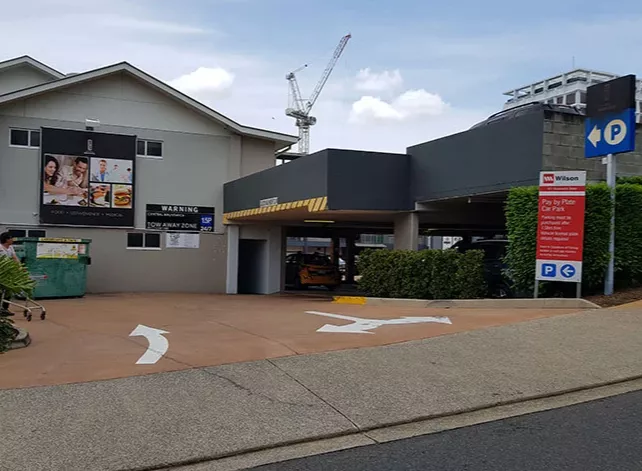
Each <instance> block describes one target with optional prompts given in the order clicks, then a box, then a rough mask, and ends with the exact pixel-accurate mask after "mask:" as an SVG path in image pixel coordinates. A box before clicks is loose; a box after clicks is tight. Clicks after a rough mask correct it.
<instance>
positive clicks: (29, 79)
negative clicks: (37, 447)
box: [0, 64, 53, 95]
mask: <svg viewBox="0 0 642 471" xmlns="http://www.w3.org/2000/svg"><path fill="white" fill-rule="evenodd" d="M52 80H53V79H52V78H51V76H50V75H47V74H45V73H44V72H41V71H39V70H38V69H35V68H34V67H31V66H29V65H24V64H23V65H17V66H15V67H9V68H7V69H4V70H1V71H0V95H4V94H6V93H11V92H15V91H16V90H22V89H23V88H28V87H33V86H35V85H40V84H42V83H46V82H50V81H52Z"/></svg>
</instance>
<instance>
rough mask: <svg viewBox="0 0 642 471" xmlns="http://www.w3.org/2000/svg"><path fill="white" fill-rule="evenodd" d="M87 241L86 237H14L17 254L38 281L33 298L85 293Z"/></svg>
mask: <svg viewBox="0 0 642 471" xmlns="http://www.w3.org/2000/svg"><path fill="white" fill-rule="evenodd" d="M90 244H91V240H89V239H56V238H50V237H39V238H36V237H25V238H20V239H17V240H16V244H15V249H16V255H17V256H18V257H19V258H20V260H21V261H22V263H23V264H24V265H25V266H26V267H27V270H28V271H29V274H30V275H31V277H32V278H33V279H34V280H36V282H37V285H36V289H35V291H34V299H43V298H73V297H81V296H84V295H85V291H86V287H87V265H89V263H90V260H91V259H90V258H89V245H90Z"/></svg>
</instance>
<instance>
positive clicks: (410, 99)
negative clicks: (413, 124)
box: [350, 89, 449, 123]
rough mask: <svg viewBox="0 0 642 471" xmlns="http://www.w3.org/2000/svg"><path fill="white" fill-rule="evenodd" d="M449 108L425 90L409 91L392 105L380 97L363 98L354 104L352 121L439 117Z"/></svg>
mask: <svg viewBox="0 0 642 471" xmlns="http://www.w3.org/2000/svg"><path fill="white" fill-rule="evenodd" d="M448 107H449V105H448V104H447V103H445V102H444V101H443V100H442V98H441V97H440V96H439V95H436V94H434V93H429V92H427V91H426V90H424V89H419V90H408V91H406V92H404V93H402V94H401V95H399V96H398V97H397V98H395V99H394V100H393V101H392V102H390V103H389V102H387V101H384V100H382V99H381V98H378V97H372V96H363V97H361V99H359V100H358V101H355V102H354V103H353V104H352V110H351V113H350V121H352V122H353V123H368V122H373V121H375V122H376V121H404V120H408V119H411V118H416V117H419V116H439V115H441V114H443V113H445V112H446V111H447V109H448Z"/></svg>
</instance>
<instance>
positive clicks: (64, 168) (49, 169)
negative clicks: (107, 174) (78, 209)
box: [42, 154, 89, 206]
mask: <svg viewBox="0 0 642 471" xmlns="http://www.w3.org/2000/svg"><path fill="white" fill-rule="evenodd" d="M88 186H89V160H88V159H87V157H79V156H72V155H60V154H45V156H44V164H43V169H42V192H43V204H46V205H61V206H87V205H88V199H87V198H88V196H87V189H88Z"/></svg>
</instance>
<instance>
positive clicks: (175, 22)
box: [0, 0, 494, 152]
mask: <svg viewBox="0 0 642 471" xmlns="http://www.w3.org/2000/svg"><path fill="white" fill-rule="evenodd" d="M216 1H217V2H221V1H223V0H216ZM229 1H232V0H229ZM234 1H240V0H234ZM4 3H7V5H6V8H5V10H6V9H7V8H8V10H7V11H4V10H3V13H4V14H3V15H2V17H1V18H0V29H2V31H3V33H4V35H5V36H6V37H10V38H12V40H11V41H0V60H3V59H8V58H11V57H16V56H19V55H22V54H29V55H31V56H33V57H34V58H36V59H38V60H41V61H42V62H44V63H46V64H48V65H50V66H51V67H53V68H55V69H57V70H60V71H61V72H82V71H86V70H89V69H93V68H96V67H101V66H105V65H107V64H113V63H116V62H120V61H128V62H130V63H132V64H133V65H135V66H136V67H139V68H141V69H142V70H144V71H146V72H148V73H150V74H152V75H154V76H156V77H158V78H159V79H161V80H164V81H166V82H167V83H169V84H171V85H173V86H175V87H177V88H179V89H181V90H182V91H184V92H185V93H188V94H189V95H190V96H193V97H194V98H196V99H198V100H201V101H202V102H204V103H206V104H208V105H209V106H212V107H213V108H214V109H215V110H216V111H218V112H220V113H222V114H225V115H227V116H229V117H230V118H231V119H233V120H235V121H237V122H239V123H241V124H244V125H247V126H254V127H259V128H265V129H271V130H275V131H280V132H286V133H289V134H297V132H298V131H297V128H296V127H295V125H294V120H292V119H291V118H289V117H287V116H285V112H284V111H285V108H286V106H287V82H286V80H285V78H284V72H285V71H287V70H290V68H291V64H289V62H291V60H292V59H291V57H290V56H289V54H286V53H284V52H283V50H281V49H273V50H268V49H267V48H268V46H269V44H266V45H265V48H262V50H261V54H260V55H259V54H258V53H257V54H252V53H247V52H245V51H241V50H239V49H235V48H233V47H230V46H228V45H226V42H224V41H222V40H221V39H222V36H221V35H223V34H226V33H228V34H229V35H230V36H233V35H234V34H236V33H235V32H234V31H232V30H230V31H221V30H222V29H223V27H224V26H225V20H226V19H225V18H223V17H221V19H220V23H218V24H212V23H213V22H212V20H211V19H210V20H209V21H208V22H206V21H205V20H203V21H201V20H200V19H199V18H197V19H196V20H194V18H195V17H194V16H192V17H190V16H189V15H187V16H186V15H180V14H173V13H175V12H172V11H171V9H170V8H169V7H168V6H167V5H168V4H169V2H166V3H165V2H164V3H165V7H164V8H154V7H152V6H150V5H151V3H152V2H142V1H138V0H111V1H110V2H98V3H96V2H94V3H89V4H88V3H87V2H85V1H83V0H56V1H55V2H53V1H52V0H22V1H21V2H18V3H16V2H4ZM4 7H5V5H4V4H3V8H4ZM188 18H191V19H188ZM51 25H56V28H55V34H51ZM79 25H95V26H96V27H94V28H92V30H91V34H87V32H86V29H83V28H79ZM227 44H229V43H227ZM248 44H249V42H248ZM239 47H241V46H239ZM346 57H349V56H346ZM366 63H367V62H366ZM342 64H345V63H344V62H341V64H339V66H338V67H337V68H336V70H335V71H334V73H333V75H332V77H331V78H330V81H329V82H328V84H327V86H326V88H325V89H324V91H323V93H322V94H321V97H320V99H319V101H318V102H317V104H316V105H315V108H314V110H313V115H314V116H316V117H317V118H318V120H319V121H318V124H317V125H316V126H314V127H313V128H312V132H311V143H312V150H313V151H316V150H319V149H323V148H327V147H345V148H352V149H358V148H361V149H367V150H380V151H391V152H404V149H405V148H406V146H408V145H411V144H415V143H417V142H421V141H425V140H429V139H432V138H435V137H440V136H442V135H444V134H448V133H452V132H455V131H459V130H462V129H465V128H466V127H468V126H470V125H472V124H473V123H475V122H478V121H480V120H481V119H483V117H484V115H485V114H486V112H484V113H477V112H474V111H470V110H460V109H457V108H453V109H450V108H449V109H447V111H446V110H445V111H444V112H443V113H442V114H440V115H439V118H438V119H429V120H428V121H427V119H426V118H428V117H429V116H425V115H426V113H428V110H433V111H432V113H435V112H436V111H435V110H439V103H440V99H436V100H435V98H434V96H433V95H430V94H427V92H425V91H421V90H419V91H418V94H417V95H415V96H413V95H412V94H411V91H408V92H406V93H405V94H402V92H403V91H404V89H403V88H401V87H402V86H403V82H402V81H401V73H400V72H398V71H397V72H395V71H394V70H393V69H391V68H388V69H386V67H385V65H384V66H383V67H381V68H378V69H374V70H382V71H384V72H381V73H375V72H373V71H372V70H371V69H364V71H366V70H367V72H364V73H363V74H361V77H362V78H363V79H364V80H361V82H362V83H361V86H365V87H370V90H363V91H362V92H361V93H359V94H358V95H356V96H355V95H354V93H355V90H354V87H355V76H356V74H357V70H359V68H360V67H361V66H362V64H361V63H359V64H354V67H351V68H349V69H347V68H346V67H345V65H342ZM324 65H325V63H323V64H319V67H320V69H319V70H315V71H314V72H313V71H312V70H310V71H308V72H306V74H302V75H301V79H302V82H301V85H302V89H303V91H304V92H310V91H311V90H312V89H313V87H314V85H315V83H316V80H318V77H319V75H320V74H321V72H322V67H323V66H324ZM386 70H387V71H388V72H386ZM232 72H233V73H232ZM421 73H422V75H421V76H420V77H419V78H418V79H419V80H422V81H423V82H424V83H431V84H433V85H431V86H434V87H435V88H433V90H435V89H438V90H440V91H443V90H444V82H443V80H441V81H440V80H432V79H430V78H428V79H426V77H425V71H423V72H421ZM306 76H307V77H308V78H309V83H306V81H305V78H306ZM373 78H376V80H374V79H373ZM366 79H368V80H366ZM406 80H407V81H408V82H410V80H409V79H408V78H406ZM413 81H414V79H413ZM375 89H376V90H375ZM422 92H423V93H426V95H427V96H433V101H432V102H431V101H430V100H429V99H427V97H426V96H424V94H423V93H422ZM452 94H453V92H451V91H449V92H448V96H450V95H452ZM304 95H305V93H304ZM361 95H368V96H370V99H367V98H366V97H363V98H362V99H361V100H359V101H358V102H357V103H360V104H359V105H358V106H357V103H354V105H355V106H356V108H357V109H358V111H359V112H358V114H359V115H360V116H361V117H363V118H364V121H365V122H368V123H375V124H373V125H372V126H350V127H348V126H347V122H348V120H349V119H350V118H351V115H352V114H353V113H354V108H355V106H353V102H355V100H357V99H358V98H359V97H360V96H361ZM453 96H454V95H453ZM376 97H379V98H376ZM491 111H494V110H491ZM422 115H424V117H423V119H419V117H420V116H422ZM368 116H370V117H368ZM372 116H375V117H376V119H373V118H372ZM409 116H413V117H417V118H418V119H415V120H413V119H408V117H409ZM427 122H429V123H430V124H429V125H427V124H426V123H427Z"/></svg>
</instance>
